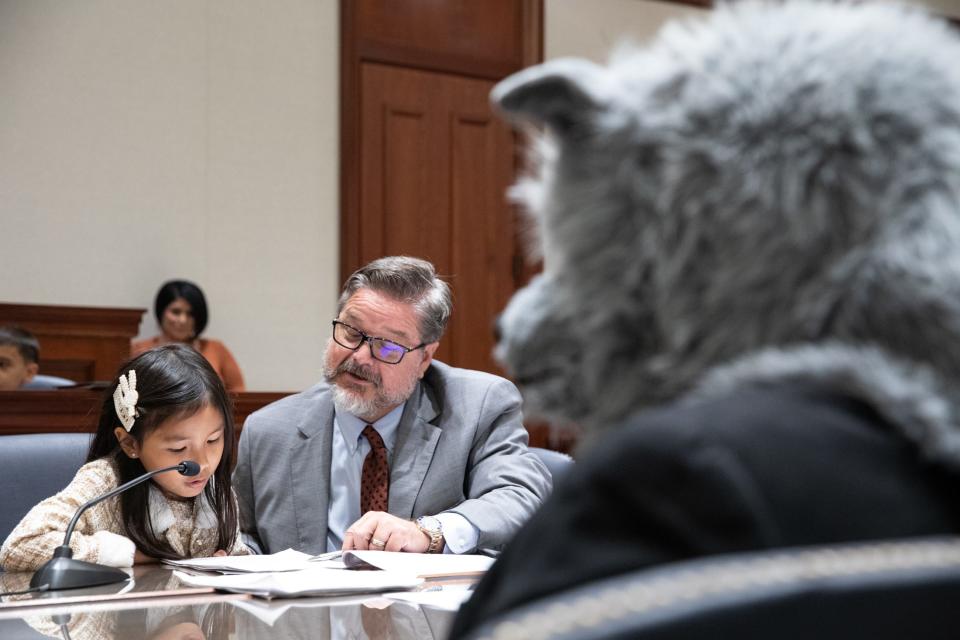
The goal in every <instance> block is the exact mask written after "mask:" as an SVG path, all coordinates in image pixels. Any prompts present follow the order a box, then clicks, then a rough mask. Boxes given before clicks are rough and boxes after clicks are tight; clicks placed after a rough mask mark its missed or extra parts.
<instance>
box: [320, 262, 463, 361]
mask: <svg viewBox="0 0 960 640" xmlns="http://www.w3.org/2000/svg"><path fill="white" fill-rule="evenodd" d="M360 289H372V290H373V291H377V292H378V293H382V294H385V295H387V296H389V297H391V298H394V299H395V300H399V301H400V302H405V303H407V304H410V305H413V308H414V310H415V311H416V313H417V315H418V316H419V318H420V322H419V325H420V340H421V341H423V342H425V343H427V344H430V343H431V342H437V341H438V340H439V339H440V337H441V336H443V331H444V329H446V328H447V322H448V321H449V320H450V314H451V313H452V312H453V298H452V296H451V294H450V286H449V285H448V284H447V283H446V282H444V281H443V280H441V279H440V278H439V277H438V276H437V271H436V269H434V267H433V265H432V264H430V263H429V262H427V261H426V260H421V259H420V258H411V257H410V256H388V257H385V258H379V259H377V260H374V261H373V262H371V263H370V264H368V265H366V266H364V267H360V268H359V269H357V270H356V271H354V272H353V274H352V275H351V276H350V277H349V278H347V281H346V282H345V283H344V285H343V290H342V291H341V292H340V300H339V301H338V302H337V313H339V312H340V311H342V310H343V307H344V305H345V304H347V300H349V299H350V298H351V296H353V294H354V293H356V292H357V291H358V290H360Z"/></svg>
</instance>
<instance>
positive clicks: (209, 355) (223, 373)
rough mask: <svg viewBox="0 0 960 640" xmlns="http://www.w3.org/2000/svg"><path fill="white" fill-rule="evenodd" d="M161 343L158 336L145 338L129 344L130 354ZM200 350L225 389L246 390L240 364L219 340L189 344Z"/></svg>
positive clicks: (132, 354)
mask: <svg viewBox="0 0 960 640" xmlns="http://www.w3.org/2000/svg"><path fill="white" fill-rule="evenodd" d="M162 344H166V343H164V342H161V340H160V336H154V337H152V338H147V339H146V340H140V341H137V342H133V343H131V344H130V356H131V357H133V356H138V355H140V354H141V353H143V352H144V351H148V350H150V349H153V348H154V347H159V346H160V345H162ZM190 346H191V347H193V348H194V349H196V350H197V351H199V352H200V354H201V355H202V356H203V357H204V358H206V359H207V362H209V363H210V366H211V367H213V370H214V371H216V372H217V375H219V376H220V379H221V380H223V385H224V386H225V387H226V388H227V391H246V387H245V386H244V384H243V374H242V373H240V366H239V365H238V364H237V361H236V360H234V358H233V354H232V353H230V350H229V349H227V347H226V345H224V344H223V343H222V342H220V341H219V340H212V339H209V338H197V339H196V340H194V341H193V343H192V344H191V345H190Z"/></svg>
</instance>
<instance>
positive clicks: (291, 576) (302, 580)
mask: <svg viewBox="0 0 960 640" xmlns="http://www.w3.org/2000/svg"><path fill="white" fill-rule="evenodd" d="M174 575H175V576H177V578H178V579H179V580H180V581H181V582H183V583H184V584H187V585H190V586H193V587H211V588H213V589H217V590H219V591H229V592H232V593H249V594H252V595H255V596H258V597H261V598H292V597H300V596H336V595H347V594H352V593H374V592H382V591H393V590H400V589H412V588H413V587H416V586H417V585H419V584H420V583H422V582H423V580H422V579H421V578H416V577H414V576H412V575H409V574H398V573H394V572H392V571H337V570H332V569H305V570H302V571H287V572H280V573H247V574H237V575H217V576H196V575H190V574H187V573H184V572H182V571H174Z"/></svg>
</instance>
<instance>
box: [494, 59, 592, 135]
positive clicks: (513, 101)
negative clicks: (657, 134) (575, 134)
mask: <svg viewBox="0 0 960 640" xmlns="http://www.w3.org/2000/svg"><path fill="white" fill-rule="evenodd" d="M606 86H607V84H606V77H605V73H604V69H603V68H602V67H600V66H599V65H596V64H594V63H592V62H590V61H588V60H583V59H581V58H560V59H557V60H552V61H550V62H547V63H544V64H541V65H537V66H535V67H530V68H528V69H524V70H523V71H519V72H517V73H515V74H513V75H512V76H510V77H508V78H506V79H505V80H503V81H501V82H500V83H499V84H498V85H497V86H495V87H494V88H493V91H492V92H491V93H490V101H491V102H492V103H493V105H494V107H496V108H498V109H500V111H502V112H504V113H506V114H507V115H508V116H509V117H511V118H513V119H517V120H526V121H531V122H534V123H536V124H545V125H547V126H549V127H551V128H553V129H555V130H556V131H557V132H559V133H564V132H566V131H568V130H569V129H571V128H572V127H574V126H576V125H577V124H579V123H582V122H585V121H587V120H588V119H590V117H591V116H592V115H593V114H595V113H596V112H597V111H599V110H600V109H602V108H603V107H604V106H605V105H606V104H607V102H608V98H607V97H606V93H607V92H606V90H605V89H606Z"/></svg>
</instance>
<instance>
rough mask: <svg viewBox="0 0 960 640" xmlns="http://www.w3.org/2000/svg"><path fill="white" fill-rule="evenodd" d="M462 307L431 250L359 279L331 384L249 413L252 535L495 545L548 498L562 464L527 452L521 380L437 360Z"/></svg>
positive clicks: (372, 267)
mask: <svg viewBox="0 0 960 640" xmlns="http://www.w3.org/2000/svg"><path fill="white" fill-rule="evenodd" d="M451 309H452V303H451V298H450V290H449V287H448V286H447V284H446V283H445V282H443V281H442V280H440V279H439V278H438V277H437V276H436V272H435V271H434V268H433V265H431V264H430V263H429V262H426V261H423V260H418V259H415V258H408V257H390V258H382V259H380V260H375V261H374V262H372V263H370V264H369V265H367V266H365V267H363V268H361V269H359V270H358V271H357V272H355V273H354V274H353V275H351V276H350V278H349V279H348V280H347V282H346V284H345V285H344V288H343V291H342V293H341V295H340V301H339V304H338V314H337V319H336V320H334V321H333V336H332V338H331V339H330V340H329V341H328V342H327V350H326V355H325V358H324V378H325V382H323V383H320V384H318V385H316V386H314V387H312V388H310V389H308V390H306V391H304V392H303V393H299V394H297V395H294V396H290V397H288V398H284V399H283V400H280V401H278V402H275V403H273V404H271V405H269V406H267V407H265V408H263V409H261V410H260V411H258V412H256V413H254V414H253V415H251V416H250V417H249V418H248V419H247V421H246V423H245V424H244V428H243V433H242V435H241V436H240V447H239V453H238V462H237V468H236V471H235V473H234V487H235V489H236V492H237V498H238V501H239V504H240V520H241V527H242V530H243V532H244V534H245V535H246V539H247V540H248V542H249V543H250V544H251V546H253V545H257V546H259V548H260V550H261V551H263V552H265V553H274V552H277V551H282V550H283V549H286V548H288V547H292V548H294V549H299V550H301V551H305V552H307V553H321V552H324V551H335V550H338V549H341V548H342V549H374V550H377V549H385V550H387V551H411V552H452V553H470V552H474V551H476V550H479V549H484V550H488V549H489V550H497V549H499V548H500V547H502V546H503V545H504V544H505V543H506V542H507V541H508V540H509V539H510V538H511V537H512V535H513V534H514V533H515V532H516V531H517V529H519V528H520V525H522V524H523V523H524V522H525V521H526V520H527V518H529V517H530V515H531V514H532V513H533V512H534V510H535V509H536V508H537V507H539V506H540V503H541V502H542V501H543V499H544V498H545V497H546V495H547V494H548V493H549V491H550V488H551V481H550V475H549V473H548V472H547V470H546V468H545V467H544V466H543V465H542V464H541V463H540V461H539V459H538V458H537V457H536V455H535V454H533V453H532V452H530V451H529V450H528V449H527V433H526V430H525V429H524V427H523V424H522V423H521V411H520V404H521V400H520V394H519V393H518V391H517V389H516V387H514V385H513V384H511V383H510V382H509V381H507V380H505V379H503V378H499V377H497V376H493V375H490V374H487V373H481V372H479V371H469V370H466V369H456V368H453V367H450V366H447V365H445V364H443V363H441V362H439V361H436V360H433V354H434V352H435V351H436V349H437V346H438V344H439V340H440V336H441V335H442V334H443V330H444V328H445V327H446V324H447V320H448V318H449V317H450V312H451ZM412 345H415V346H412ZM365 346H366V347H367V348H364V347H365ZM361 503H362V506H361Z"/></svg>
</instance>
